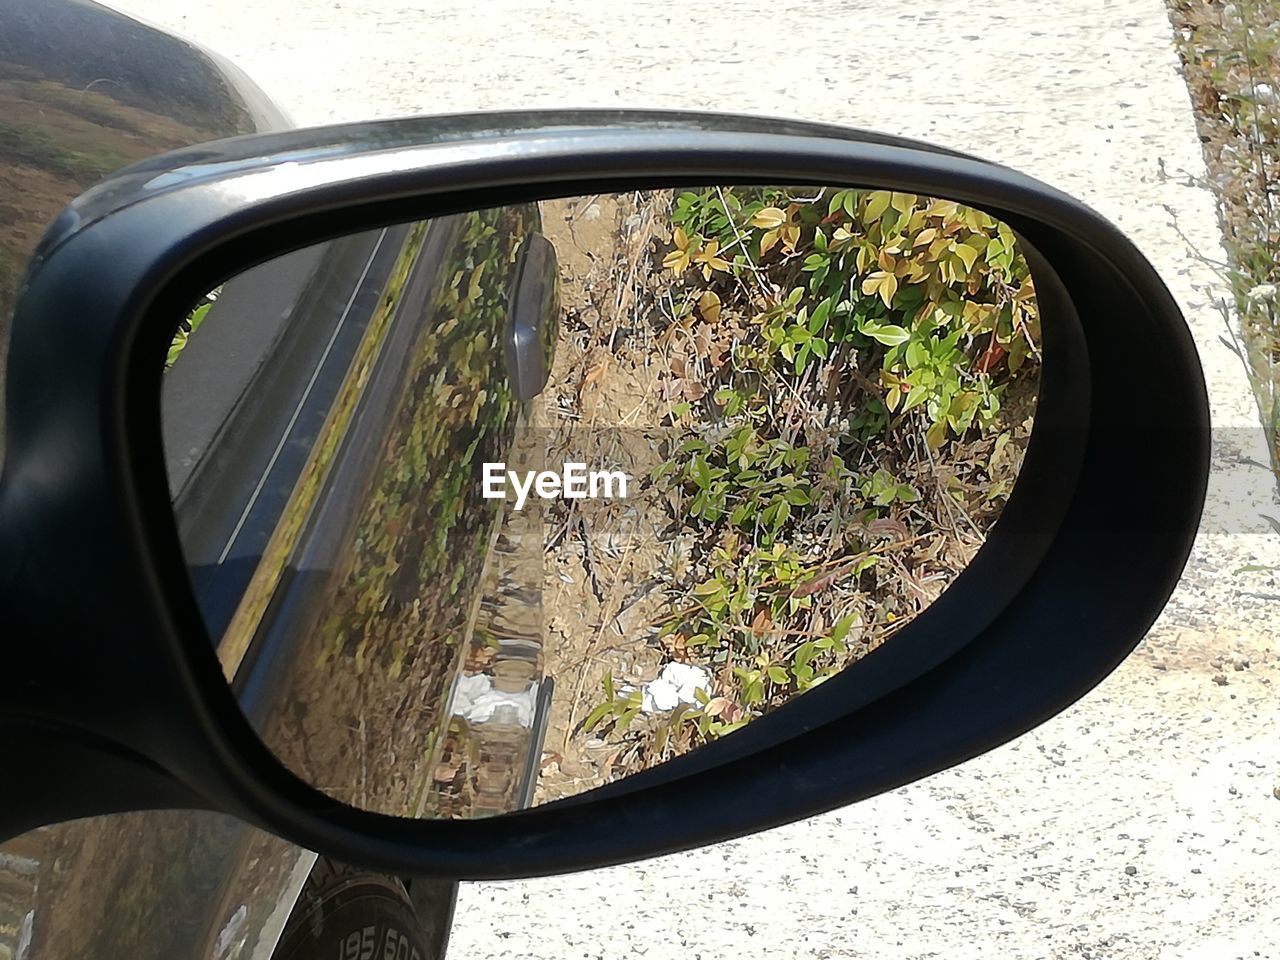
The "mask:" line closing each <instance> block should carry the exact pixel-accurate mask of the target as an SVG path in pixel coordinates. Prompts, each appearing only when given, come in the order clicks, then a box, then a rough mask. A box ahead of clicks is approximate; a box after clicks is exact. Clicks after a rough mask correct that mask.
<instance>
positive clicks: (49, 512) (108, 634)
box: [0, 111, 1209, 879]
mask: <svg viewBox="0 0 1280 960" xmlns="http://www.w3.org/2000/svg"><path fill="white" fill-rule="evenodd" d="M709 180H715V181H719V182H725V183H734V182H737V183H753V182H761V181H785V182H787V183H796V184H805V183H816V184H841V185H847V186H850V187H864V188H871V189H890V190H900V191H906V192H914V193H921V194H928V195H931V196H939V197H945V198H947V199H951V200H956V201H959V202H962V203H965V204H970V205H972V206H975V207H978V208H980V209H982V210H983V211H986V212H988V213H990V214H992V215H993V216H997V217H999V218H1000V219H1001V220H1003V221H1005V222H1006V223H1008V224H1009V225H1010V226H1012V227H1013V229H1014V230H1015V231H1016V232H1017V235H1018V237H1019V239H1020V241H1021V242H1022V243H1023V244H1024V246H1025V249H1026V250H1027V256H1028V260H1029V262H1030V264H1031V269H1032V273H1033V275H1034V279H1035V283H1036V289H1037V293H1038V296H1039V298H1040V304H1041V311H1042V323H1043V328H1044V331H1043V336H1044V339H1045V343H1046V351H1045V353H1046V360H1045V366H1044V369H1043V374H1042V380H1041V394H1040V399H1039V406H1038V410H1037V418H1036V425H1035V428H1034V431H1033V434H1032V438H1031V441H1030V447H1029V449H1028V451H1027V455H1026V458H1025V461H1024V465H1023V469H1022V474H1021V476H1020V479H1019V481H1018V484H1017V487H1016V488H1015V491H1014V493H1013V495H1012V497H1011V498H1010V501H1009V503H1008V506H1007V507H1006V509H1005V511H1004V514H1003V515H1002V516H1001V518H1000V520H999V521H998V523H997V526H996V528H995V529H994V531H993V532H992V534H991V536H990V537H989V539H988V541H987V543H986V545H985V546H984V547H983V548H982V550H981V551H980V552H979V554H978V556H977V557H976V558H975V560H974V562H973V563H972V564H971V566H970V567H969V568H967V569H966V570H965V571H964V573H963V574H962V575H961V576H960V577H959V578H958V579H957V580H956V582H955V583H954V584H953V585H952V587H951V588H950V589H949V590H948V591H947V592H946V593H945V594H944V595H943V596H942V597H941V598H940V599H939V600H938V601H937V602H936V603H935V604H933V605H932V606H931V607H930V608H929V609H928V610H927V611H925V613H923V614H922V615H921V616H920V617H919V618H918V619H917V620H915V621H913V622H912V623H911V624H910V625H909V626H908V627H906V628H904V630H903V631H902V632H901V633H900V634H899V637H898V639H897V640H896V641H895V643H894V644H892V645H890V646H889V647H886V648H884V649H882V650H877V651H874V652H872V653H871V654H869V655H868V656H866V657H865V658H864V659H863V660H861V661H859V663H858V664H857V665H855V667H854V668H852V669H850V670H849V671H847V672H846V673H845V674H841V675H840V676H837V677H835V678H833V679H832V680H830V681H829V682H827V683H825V684H823V685H822V687H821V688H819V689H816V690H814V691H812V692H811V693H808V694H806V695H805V696H804V697H802V698H799V699H797V700H796V701H794V702H793V703H790V704H788V705H787V706H785V707H783V708H781V709H779V710H778V711H776V712H775V713H773V714H770V715H769V716H767V717H764V718H762V719H760V720H758V721H755V722H753V723H752V724H751V725H750V726H749V727H747V728H745V729H744V730H743V731H742V732H741V733H739V734H735V736H733V737H732V738H729V739H726V740H724V741H720V742H717V743H714V744H712V745H709V746H707V747H704V748H702V749H700V750H698V751H696V752H695V753H693V754H691V755H689V756H686V757H683V758H680V759H678V760H675V761H672V762H671V763H668V764H666V765H664V766H662V767H661V768H659V769H656V770H653V771H649V772H648V773H645V774H641V775H638V776H635V777H632V778H630V779H628V780H627V781H625V783H620V784H616V785H613V786H610V787H605V788H603V789H600V790H597V791H594V792H592V793H589V794H584V795H582V796H580V797H576V798H573V799H572V800H566V801H561V802H559V803H555V804H550V805H548V806H545V807H540V808H537V809H534V810H529V811H525V812H521V813H518V814H512V815H507V816H502V817H498V818H494V819H491V820H480V821H416V820H406V819H399V818H393V817H388V816H383V815H379V814H373V813H367V812H361V811H358V810H355V809H353V808H350V807H346V806H343V805H342V804H339V803H337V802H335V801H333V800H331V799H329V798H328V797H326V796H324V795H323V794H322V793H320V792H319V791H317V790H316V789H315V788H313V787H312V786H310V785H308V784H306V783H304V782H302V781H301V780H299V779H298V778H297V777H295V776H294V775H293V774H292V773H290V772H289V771H288V770H287V769H285V768H284V767H283V766H282V765H281V763H280V762H279V761H278V760H277V759H276V758H275V757H274V756H273V755H272V754H271V753H270V752H269V751H268V750H267V749H266V748H265V747H264V746H263V744H262V743H261V742H260V741H259V739H258V737H257V736H256V734H255V733H254V731H253V729H252V728H251V727H250V726H249V724H248V723H247V722H246V720H245V718H244V717H243V715H242V714H241V712H240V710H239V708H238V706H237V704H236V701H235V699H234V697H233V696H232V694H231V692H230V691H229V689H228V687H227V684H226V682H225V681H224V679H223V675H222V672H221V670H220V667H219V663H218V660H217V658H216V656H215V654H214V650H213V647H212V644H211V642H210V639H209V637H208V635H207V632H206V630H205V627H204V625H203V623H202V621H201V618H200V615H199V612H198V610H197V609H196V605H195V602H194V600H193V598H192V595H191V590H190V586H189V584H188V582H187V579H186V577H185V574H184V563H183V556H182V552H181V547H180V544H179V541H178V536H177V532H176V529H175V525H174V520H173V515H172V511H171V509H170V503H169V494H168V488H167V483H166V475H165V461H164V454H163V451H162V445H161V426H160V411H159V398H160V377H161V371H162V368H163V360H164V356H165V350H166V347H167V345H168V342H169V339H170V338H171V336H172V333H173V329H172V328H173V320H172V318H173V317H174V316H178V315H181V314H182V311H183V309H184V308H185V307H186V306H187V305H189V304H190V303H191V302H193V301H194V300H195V298H196V297H198V296H199V295H201V294H202V293H203V292H204V291H206V290H208V289H210V288H212V287H214V286H215V285H217V284H218V283H220V282H221V281H222V280H223V279H225V278H226V277H228V276H230V275H232V274H234V273H236V272H238V271H241V270H244V269H246V268H248V267H250V266H252V265H254V264H257V263H261V262H264V261H266V260H268V259H271V258H272V257H277V256H280V255H281V254H283V253H286V252H288V251H291V250H296V249H299V248H301V247H303V246H306V245H308V244H313V243H316V242H317V241H320V240H324V239H328V238H332V237H336V236H339V235H342V234H347V233H351V232H353V231H355V230H360V229H372V228H375V227H379V226H383V225H386V224H389V223H393V222H398V221H403V220H405V219H407V218H411V217H429V216H437V215H441V214H445V213H452V212H458V211H466V210H474V209H478V208H481V207H487V206H494V205H498V204H507V203H518V202H526V201H532V200H541V199H549V198H554V197H562V196H566V195H570V194H575V193H597V192H604V191H609V190H614V191H617V190H628V189H636V188H641V187H678V186H681V185H688V184H696V183H701V182H707V181H709ZM536 254H537V251H530V252H529V253H528V261H529V264H528V265H527V268H528V269H530V270H533V269H535V268H536V269H537V270H538V271H539V275H540V277H541V280H540V281H539V282H538V283H536V284H530V285H529V288H528V294H527V295H528V297H529V298H530V301H531V303H532V302H533V301H539V303H541V301H540V300H539V298H545V297H548V296H554V289H553V288H554V253H552V254H551V261H550V273H548V263H547V262H546V256H545V254H543V255H541V260H540V261H539V262H538V263H534V261H535V260H538V256H537V255H536ZM548 277H551V279H548ZM514 312H515V313H516V314H518V315H520V316H524V315H525V313H524V312H523V311H520V310H516V311H514ZM529 315H530V316H536V315H538V313H537V311H536V310H533V309H531V310H530V312H529ZM549 336H553V332H549V331H548V330H546V329H544V328H542V327H541V326H540V325H539V324H538V323H537V322H531V323H528V324H526V325H524V326H522V327H521V328H520V329H517V330H513V331H512V336H511V339H510V342H509V348H510V361H511V364H512V369H513V370H514V371H515V373H514V375H513V380H514V381H515V382H516V383H517V384H518V385H519V392H520V395H521V396H525V395H528V396H532V395H534V394H536V393H537V392H538V390H540V389H541V387H542V384H543V383H544V382H545V380H546V375H547V365H546V362H545V356H544V354H542V353H541V352H540V351H539V350H538V349H536V347H537V346H538V345H539V344H545V343H546V342H548V340H547V338H548V337H549ZM1133 342H1141V343H1143V344H1144V345H1145V346H1146V349H1144V351H1143V353H1142V354H1141V355H1138V356H1135V355H1132V354H1127V353H1122V352H1121V351H1119V350H1116V349H1114V347H1113V344H1115V343H1133ZM526 346H527V347H528V348H529V349H525V347H526ZM540 358H541V359H542V363H541V364H539V362H538V361H539V359H540ZM8 362H9V367H8V375H7V391H8V393H7V404H6V409H7V416H8V427H7V434H6V436H7V440H6V445H7V450H6V452H5V457H6V459H5V462H4V465H3V469H4V472H3V475H2V477H0V596H3V601H2V602H3V605H4V609H5V611H6V629H5V633H4V637H3V640H0V644H2V645H3V648H4V654H3V656H4V662H5V664H6V669H7V672H8V675H9V676H10V677H11V678H13V679H14V680H15V682H13V683H11V684H10V689H9V690H8V692H7V693H6V697H5V703H4V704H3V705H0V751H2V752H3V755H4V756H6V757H7V758H9V759H8V762H7V765H8V767H9V769H10V770H19V769H21V770H26V771H29V773H28V774H26V775H24V776H23V777H22V778H21V779H22V781H23V783H24V786H23V789H22V790H21V791H12V792H10V793H9V794H8V795H7V796H6V798H5V800H4V801H3V802H2V803H0V836H8V835H13V834H15V833H17V832H20V831H22V830H24V829H28V828H31V827H34V826H37V825H39V824H42V823H48V822H53V821H56V820H61V819H69V818H73V817H80V816H88V815H93V814H99V813H108V812H114V811H123V810H129V809H144V808H155V807H172V806H188V807H202V808H207V809H212V810H219V811H223V812H227V813H231V814H233V815H236V816H239V817H242V818H243V819H245V820H247V821H249V822H252V823H254V824H256V825H258V826H261V827H263V828H265V829H268V830H270V831H273V832H275V833H277V834H279V835H281V836H284V837H286V838H288V839H290V840H292V841H294V842H296V843H298V844H300V845H303V846H306V847H308V848H311V849H314V850H318V851H321V852H323V853H325V854H327V855H330V856H333V857H336V858H339V859H342V860H344V861H348V862H352V863H358V864H363V865H366V866H368V867H370V868H374V869H379V870H385V871H390V872H395V873H399V874H410V875H440V876H448V877H460V878H466V879H483V878H506V877H518V876H530V875H536V874H549V873H556V872H562V871H566V870H573V869H580V868H587V867H594V866H602V865H607V864H612V863H619V862H623V861H626V860H631V859H637V858H641V857H647V856H655V855H659V854H663V853H669V852H673V851H676V850H680V849H685V848H688V847H692V846H696V845H700V844H705V843H709V842H712V841H716V840H721V839H726V838H729V837H734V836H739V835H742V834H745V833H749V832H752V831H756V830H760V829H764V828H766V827H770V826H774V825H778V824H781V823H784V822H787V821H790V820H794V819H798V818H800V817H804V816H809V815H812V814H816V813H819V812H821V811H824V810H828V809H831V808H834V807H836V806H840V805H843V804H847V803H850V802H853V801H856V800H859V799H863V798H866V797H870V796H873V795H875V794H877V793H880V792H883V791H885V790H888V789H892V788H894V787H896V786H899V785H902V784H904V783H908V782H911V781H913V780H916V779H919V778H921V777H924V776H927V775H929V774H930V773H933V772H935V771H938V770H941V769H944V768H946V767H948V766H952V765H954V764H957V763H960V762H963V761H964V760H966V759H968V758H970V757H973V756H976V755H978V754H980V753H982V752H985V751H987V750H990V749H992V748H993V747H995V746H998V745H1000V744H1002V743H1004V742H1007V741H1008V740H1010V739H1012V738H1014V737H1016V736H1018V735H1020V734H1021V733H1023V732H1025V731H1027V730H1028V729H1030V728H1032V727H1034V726H1036V725H1037V724H1039V723H1041V722H1043V721H1044V720H1046V719H1048V718H1049V717H1051V716H1053V715H1054V714H1056V713H1058V712H1060V711H1061V710H1063V709H1065V708H1066V707H1067V706H1068V705H1070V704H1071V703H1072V702H1074V701H1075V700H1077V699H1078V698H1079V697H1081V696H1083V695H1084V694H1085V693H1086V692H1088V691H1089V690H1090V689H1092V688H1093V687H1094V686H1095V685H1096V684H1097V683H1098V682H1099V681H1101V680H1102V679H1103V678H1104V677H1105V676H1106V675H1107V674H1108V673H1109V672H1110V671H1111V670H1112V669H1114V668H1115V667H1116V666H1117V665H1118V664H1119V662H1120V661H1121V660H1122V659H1123V658H1124V657H1125V656H1126V655H1127V654H1128V653H1129V651H1130V650H1131V649H1132V648H1133V646H1134V645H1135V644H1136V643H1137V642H1138V641H1139V640H1140V639H1141V637H1142V636H1143V634H1144V632H1145V631H1146V629H1147V628H1148V627H1149V626H1150V624H1151V623H1152V622H1153V621H1154V619H1155V617H1156V616H1157V614H1158V613H1159V611H1160V610H1161V608H1162V607H1163V605H1164V603H1165V601H1166V600H1167V598H1168V596H1169V594H1170V593H1171V591H1172V590H1173V587H1174V585H1175V583H1176V581H1177V579H1178V576H1179V574H1180V573H1181V570H1182V567H1183V564H1184V563H1185V561H1186V558H1187V556H1188V553H1189V551H1190V548H1191V543H1192V538H1193V536H1194V534H1195V531H1196V528H1197V525H1198V521H1199V516H1200V511H1201V507H1202V504H1203V499H1204V492H1205V487H1206V483H1207V477H1208V465H1209V417H1208V402H1207V398H1206V393H1205V387H1204V382H1203V378H1202V375H1201V371H1200V365H1199V362H1198V359H1197V356H1196V352H1195V348H1194V346H1193V343H1192V340H1191V337H1190V335H1189V333H1188V331H1187V329H1186V326H1185V324H1184V322H1183V320H1182V318H1181V315H1180V313H1179V310H1178V308H1177V305H1176V304H1175V302H1174V301H1173V299H1172V297H1171V296H1170V294H1169V293H1168V291H1167V289H1166V288H1165V286H1164V285H1163V283H1162V282H1161V281H1160V279H1159V277H1158V276H1157V275H1156V273H1155V271H1154V270H1153V269H1152V267H1151V266H1150V265H1149V264H1148V263H1147V261H1146V260H1145V259H1144V258H1143V257H1142V255H1141V254H1140V253H1139V252H1138V251H1137V250H1136V249H1135V248H1134V246H1133V245H1132V244H1131V243H1130V242H1129V241H1127V240H1126V239H1125V238H1124V237H1123V236H1122V235H1121V234H1120V233H1119V232H1118V231H1117V230H1116V229H1115V228H1114V227H1112V226H1111V225H1110V224H1108V223H1107V222H1106V221H1104V220H1103V219H1102V218H1100V217H1099V216H1098V215H1097V214H1095V213H1093V212H1092V211H1090V210H1089V209H1087V208H1086V207H1085V206H1083V205H1082V204H1080V203H1079V202H1077V201H1075V200H1073V199H1072V198H1070V197H1068V196H1066V195H1064V194H1062V193H1060V192H1058V191H1055V190H1053V189H1051V188H1049V187H1047V186H1045V185H1043V184H1040V183H1038V182H1036V181H1034V180H1032V179H1031V178H1028V177H1025V176H1023V175H1021V174H1018V173H1015V172H1013V171H1010V170H1008V169H1006V168H1003V167H999V166H996V165H993V164H989V163H985V162H982V161H980V160H976V159H973V158H969V157H965V156H961V155H957V154H954V153H951V152H948V151H942V150H938V149H936V148H933V147H929V146H927V145H924V144H919V143H915V142H911V141H907V140H900V139H897V138H893V137H887V136H883V135H878V134H869V133H862V132H859V131H851V130H844V129H841V128H834V127H827V126H822V125H816V124H799V123H793V122H788V121H779V120H766V119H759V118H749V117H734V116H720V115H710V114H684V113H659V112H636V113H632V112H617V111H581V112H567V113H565V112H560V113H521V114H479V115H460V116H456V117H436V118H418V119H412V120H397V121H388V122H382V123H369V124H356V125H346V126H338V127H328V128H320V129H316V130H304V131H298V132H291V133H286V134H271V135H266V136H253V137H242V138H236V139H233V140H227V141H221V142H218V143H213V144H207V145H204V146H201V147H195V148H191V149H189V150H183V151H178V152H176V153H172V154H167V155H165V156H162V157H158V158H156V159H154V160H151V161H147V162H146V163H143V164H139V165H136V166H134V167H131V168H128V169H126V170H124V171H121V172H120V173H119V174H117V175H115V176H114V177H112V178H111V179H109V180H107V181H104V182H103V183H101V184H99V185H98V186H96V187H94V188H93V189H91V190H90V191H89V192H88V193H86V194H85V195H84V196H82V197H81V198H80V199H79V200H77V201H76V202H75V203H74V204H72V206H71V207H69V208H68V210H67V211H65V212H64V213H63V214H62V215H61V216H60V217H59V218H58V220H57V221H55V223H54V224H53V225H52V226H51V227H50V229H49V232H48V233H47V235H46V237H45V238H44V240H43V241H42V243H41V245H40V247H39V249H38V250H37V253H36V256H35V258H34V259H33V262H32V264H31V266H30V268H29V271H28V274H27V277H26V281H25V284H24V286H23V290H22V295H21V298H20V301H19V303H18V306H17V310H16V312H15V318H14V324H13V331H12V337H11V345H10V351H9V361H8ZM15 782H16V779H15ZM747 798H749V802H743V801H745V800H746V799H747Z"/></svg>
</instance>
